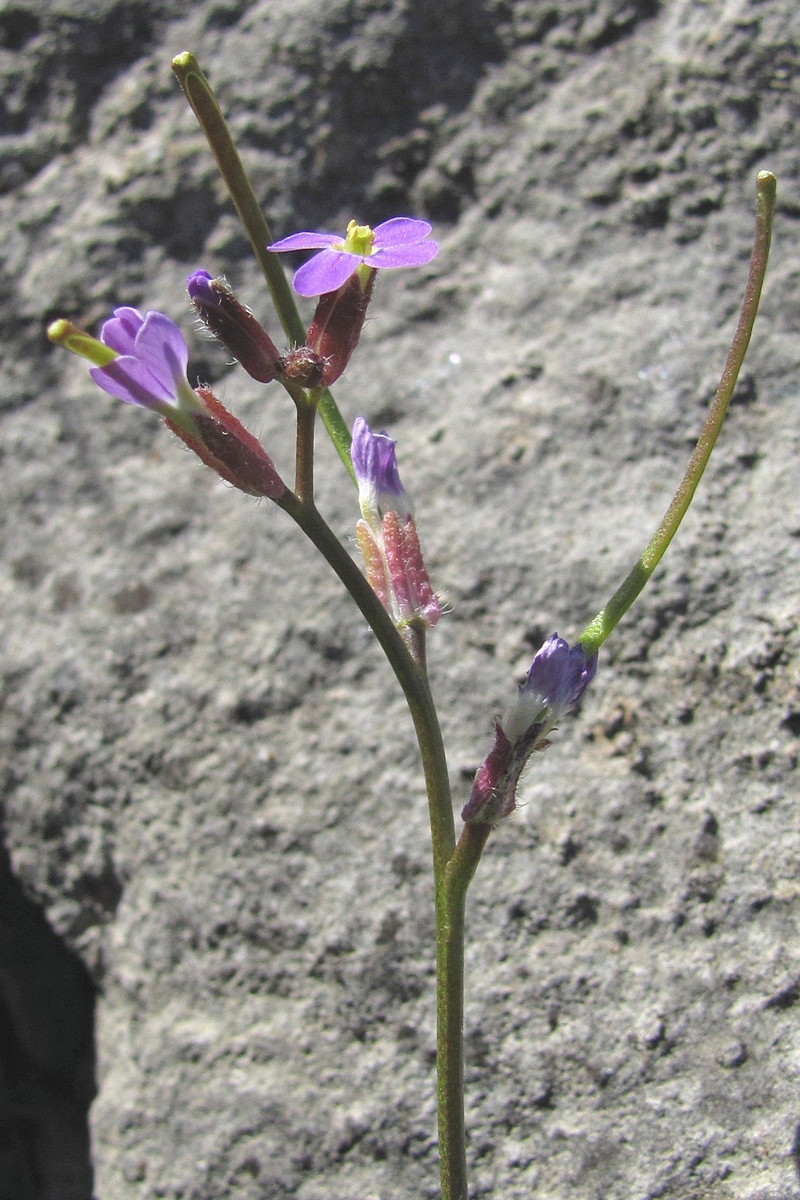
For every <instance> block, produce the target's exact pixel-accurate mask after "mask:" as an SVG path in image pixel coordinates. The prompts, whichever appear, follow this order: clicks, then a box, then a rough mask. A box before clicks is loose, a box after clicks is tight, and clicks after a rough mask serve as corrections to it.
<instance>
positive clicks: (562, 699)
mask: <svg viewBox="0 0 800 1200" xmlns="http://www.w3.org/2000/svg"><path fill="white" fill-rule="evenodd" d="M596 671H597V654H593V655H592V656H591V658H587V657H586V652H585V650H584V649H583V646H582V645H581V644H580V642H576V643H575V645H574V646H570V644H569V642H566V641H565V640H564V638H562V637H559V636H558V634H557V633H553V634H551V635H550V637H549V638H548V639H547V641H546V642H545V643H544V644H543V645H542V646H541V647H540V649H539V650H537V652H536V654H535V655H534V658H533V662H532V663H531V667H530V670H529V671H528V675H527V678H526V680H525V682H524V683H523V685H522V687H521V688H520V689H519V702H518V704H517V707H516V708H515V710H514V712H513V713H512V714H511V717H510V718H509V720H508V722H507V724H506V733H507V735H508V737H509V738H510V739H511V741H512V742H513V741H515V740H516V739H517V738H519V737H520V736H521V735H522V734H523V733H524V731H525V728H526V727H527V726H529V725H530V724H532V722H533V721H535V720H538V719H540V718H541V716H542V714H545V715H546V724H547V727H548V728H549V729H552V728H554V727H555V726H556V725H557V724H558V723H559V721H560V720H561V718H562V717H564V716H566V714H567V713H568V712H570V711H571V710H572V709H573V708H574V707H575V705H576V704H577V703H578V701H579V700H580V698H581V696H582V695H583V693H584V692H585V691H586V689H587V687H588V686H589V684H590V683H591V682H592V680H593V679H594V676H595V672H596Z"/></svg>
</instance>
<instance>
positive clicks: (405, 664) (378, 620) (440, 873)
mask: <svg viewBox="0 0 800 1200" xmlns="http://www.w3.org/2000/svg"><path fill="white" fill-rule="evenodd" d="M279 504H280V505H281V507H282V508H284V509H285V510H286V511H287V512H288V513H289V515H290V516H291V517H292V518H293V520H294V521H296V523H297V524H298V525H299V526H300V528H301V529H302V530H303V532H304V533H305V534H306V535H307V536H308V537H309V538H310V539H311V541H312V542H313V543H314V545H315V546H316V547H317V549H318V550H319V551H320V553H321V554H322V555H323V557H324V558H325V559H326V560H327V562H328V563H329V565H330V566H331V567H332V568H333V570H334V571H335V572H336V574H337V575H338V576H339V579H340V580H341V581H342V583H343V584H344V586H345V587H346V588H347V590H348V592H349V593H350V595H351V596H352V597H353V599H354V600H355V602H356V604H357V605H358V607H359V609H360V610H361V613H362V614H363V616H364V618H365V619H366V621H367V623H368V624H369V626H370V628H371V629H372V631H373V633H374V634H375V636H376V638H377V639H378V642H379V643H380V645H381V647H382V648H383V651H384V653H385V654H386V657H387V658H388V660H389V662H390V664H391V666H392V669H393V670H394V673H395V675H396V677H397V680H398V682H399V684H400V686H401V687H402V689H403V692H404V694H405V697H406V701H407V703H408V707H409V711H410V712H411V717H412V720H413V722H414V729H415V731H416V735H417V741H418V743H419V748H420V755H421V757H422V767H423V771H424V774H425V784H426V788H427V793H428V812H429V818H430V826H431V844H432V849H433V877H434V904H435V913H436V931H437V932H436V978H437V1056H436V1074H437V1097H438V1103H439V1162H440V1173H441V1181H442V1200H467V1178H466V1143H465V1132H464V1066H463V1053H464V1052H463V1036H464V1035H463V1025H464V907H465V905H464V900H465V895H466V884H467V883H468V880H466V882H463V886H462V881H463V879H464V872H463V870H462V871H456V872H455V874H454V875H453V880H454V882H455V886H454V884H453V882H451V879H450V870H449V868H450V863H451V861H452V859H453V855H454V851H455V823H454V820H453V802H452V797H451V794H450V780H449V776H448V772H447V759H446V757H445V752H444V744H443V742H442V734H441V728H440V726H439V718H438V715H437V713H436V708H435V706H434V702H433V697H432V695H431V691H430V685H429V683H428V677H427V674H426V672H425V668H424V651H423V650H422V648H421V647H419V646H418V647H417V649H416V653H417V656H418V657H417V660H416V661H415V658H414V656H413V655H412V653H411V651H410V650H409V649H408V647H407V646H406V645H405V643H404V642H403V639H402V637H401V636H400V634H399V633H398V631H397V629H396V628H395V626H394V624H393V623H392V620H391V618H390V617H389V615H388V613H387V612H386V610H385V609H384V607H383V605H382V604H381V602H380V600H379V599H378V597H377V596H376V595H375V593H374V592H373V590H372V588H371V587H370V585H369V584H368V582H367V580H366V579H365V578H364V576H363V575H362V573H361V571H360V570H359V568H358V566H357V565H356V563H355V562H354V561H353V559H352V558H351V557H350V555H349V554H348V552H347V550H346V549H345V548H344V546H343V545H342V544H341V542H340V541H339V539H338V538H337V537H336V535H335V534H334V533H333V531H332V530H331V528H330V527H329V526H328V525H327V524H326V522H325V521H324V520H323V518H322V517H321V516H320V514H319V512H318V511H317V509H316V508H315V507H314V505H313V504H312V503H310V502H308V501H303V500H301V499H299V498H298V497H297V496H294V495H291V494H288V495H287V496H285V497H283V499H282V500H280V501H279ZM486 832H487V836H488V827H487V831H486ZM463 840H464V835H463V834H462V841H463ZM478 857H480V856H479V855H478ZM460 861H461V860H459V862H460ZM475 863H476V864H477V857H476V859H475ZM472 869H473V870H474V866H473V868H472ZM470 877H471V876H470Z"/></svg>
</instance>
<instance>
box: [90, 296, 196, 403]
mask: <svg viewBox="0 0 800 1200" xmlns="http://www.w3.org/2000/svg"><path fill="white" fill-rule="evenodd" d="M100 340H101V342H103V343H104V345H106V346H108V347H109V349H111V350H115V351H116V352H117V354H118V355H119V357H118V358H115V359H114V360H113V361H112V362H110V363H107V364H106V365H105V366H104V367H92V369H91V371H90V372H89V373H90V375H91V376H92V379H94V381H95V383H97V384H99V385H100V387H101V388H102V389H103V391H105V392H109V393H110V394H111V395H112V396H116V397H117V399H118V400H124V401H125V403H126V404H139V405H141V407H142V408H152V409H154V410H155V411H156V412H160V413H161V414H162V415H169V414H171V413H172V412H174V410H175V409H183V410H189V411H192V412H195V411H198V410H199V409H201V408H202V405H201V404H200V402H199V400H198V398H197V396H196V395H195V393H194V391H193V389H192V387H191V385H190V383H189V381H188V379H187V378H186V367H187V364H188V362H189V351H188V348H187V346H186V342H185V341H184V340H183V334H182V333H181V331H180V329H178V326H177V325H176V324H175V323H174V322H173V321H170V319H169V317H165V316H164V314H163V313H160V312H148V313H145V315H144V316H142V314H141V313H140V312H139V310H138V309H136V308H117V309H115V310H114V316H113V317H111V318H110V320H108V321H106V322H105V324H104V325H103V328H102V330H101V331H100Z"/></svg>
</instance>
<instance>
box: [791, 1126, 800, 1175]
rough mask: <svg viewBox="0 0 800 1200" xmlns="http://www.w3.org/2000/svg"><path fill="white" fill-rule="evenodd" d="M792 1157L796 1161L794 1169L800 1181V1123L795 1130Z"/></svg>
mask: <svg viewBox="0 0 800 1200" xmlns="http://www.w3.org/2000/svg"><path fill="white" fill-rule="evenodd" d="M792 1159H793V1161H794V1169H795V1172H796V1174H797V1179H798V1182H800V1123H798V1125H797V1128H796V1129H795V1131H794V1138H793V1140H792Z"/></svg>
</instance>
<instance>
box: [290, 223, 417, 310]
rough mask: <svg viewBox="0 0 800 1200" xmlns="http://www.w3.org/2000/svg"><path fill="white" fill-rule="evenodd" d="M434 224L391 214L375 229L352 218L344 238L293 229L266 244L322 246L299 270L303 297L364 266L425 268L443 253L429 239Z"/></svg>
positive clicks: (335, 285)
mask: <svg viewBox="0 0 800 1200" xmlns="http://www.w3.org/2000/svg"><path fill="white" fill-rule="evenodd" d="M430 232H431V226H430V225H429V224H428V222H427V221H418V220H415V219H414V218H413V217H392V218H391V220H389V221H383V222H381V224H380V225H376V226H375V228H374V229H370V227H369V225H357V224H356V222H355V221H351V222H350V224H349V225H348V226H347V233H346V234H345V236H344V237H343V238H342V237H341V236H340V235H339V234H338V233H293V234H291V235H290V236H289V237H285V238H281V240H280V241H278V242H273V243H272V245H271V246H267V249H268V250H272V251H274V252H275V253H278V254H280V253H282V252H283V251H285V250H319V251H321V253H320V254H315V255H314V257H313V258H310V259H309V260H308V262H307V263H304V264H303V266H302V267H300V269H299V270H298V271H296V272H295V276H294V279H293V281H292V286H293V287H294V290H295V291H296V292H297V294H298V296H322V295H325V294H326V293H327V292H335V291H338V289H339V288H340V287H342V286H343V285H344V284H345V283H347V281H348V279H349V278H350V276H351V275H354V274H355V272H356V271H357V270H358V269H359V267H362V266H363V267H368V268H370V269H374V268H378V269H380V270H387V269H391V268H394V267H422V266H424V265H425V264H426V263H429V262H430V261H431V259H432V258H435V256H436V255H437V254H438V252H439V246H438V244H437V243H436V242H434V241H429V240H428V235H429V234H430Z"/></svg>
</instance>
